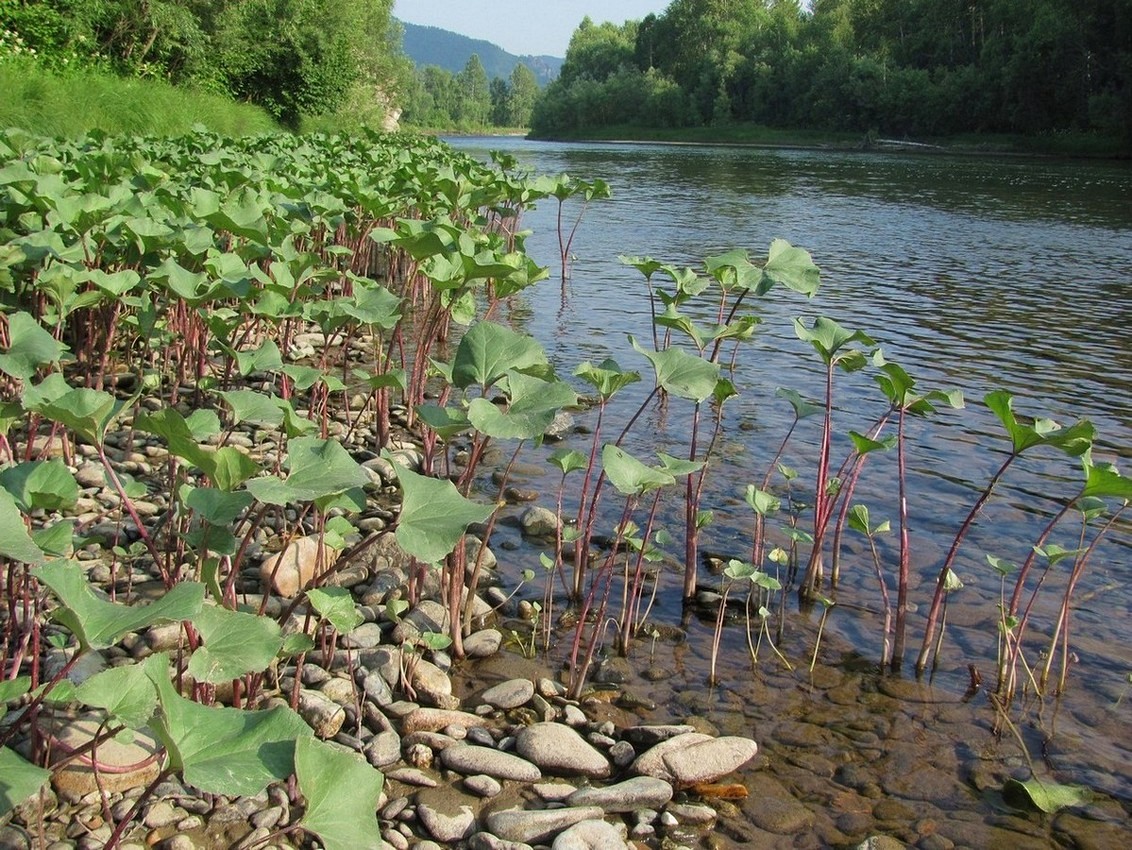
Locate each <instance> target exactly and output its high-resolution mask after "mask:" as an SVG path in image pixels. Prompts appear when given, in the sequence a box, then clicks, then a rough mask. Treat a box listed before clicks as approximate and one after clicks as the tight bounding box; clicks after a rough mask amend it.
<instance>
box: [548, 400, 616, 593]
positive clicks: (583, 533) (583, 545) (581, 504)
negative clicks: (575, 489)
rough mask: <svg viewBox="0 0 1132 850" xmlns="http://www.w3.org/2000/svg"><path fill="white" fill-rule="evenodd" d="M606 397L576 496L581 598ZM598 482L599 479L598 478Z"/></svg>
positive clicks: (577, 572)
mask: <svg viewBox="0 0 1132 850" xmlns="http://www.w3.org/2000/svg"><path fill="white" fill-rule="evenodd" d="M607 403H608V399H605V398H602V399H601V401H600V402H599V403H598V407H597V423H596V424H595V425H594V435H593V439H592V440H591V441H590V457H589V462H588V463H587V464H586V472H585V475H584V476H583V477H582V489H581V494H580V496H579V498H578V524H577V531H578V535H579V536H578V538H577V539H576V540H575V541H574V593H573V596H574V598H575V599H581V598H582V585H583V584H584V583H585V577H586V560H587V558H588V557H589V547H590V528H589V523H587V522H586V501H587V497H588V495H589V492H590V480H591V478H592V476H593V471H594V466H595V465H596V464H597V450H598V446H599V445H601V424H602V420H603V419H604V417H605V406H606V404H607ZM598 480H599V482H600V481H601V479H600V478H599V479H598ZM597 497H598V494H597V491H596V488H595V491H594V494H593V499H594V502H595V503H596V501H597ZM559 537H561V530H559Z"/></svg>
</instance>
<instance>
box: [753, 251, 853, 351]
mask: <svg viewBox="0 0 1132 850" xmlns="http://www.w3.org/2000/svg"><path fill="white" fill-rule="evenodd" d="M763 272H764V273H765V274H766V276H767V277H768V278H770V280H772V281H773V282H774V283H777V284H779V285H781V286H785V287H786V288H787V289H792V290H794V291H795V292H801V293H802V294H803V295H807V296H812V295H814V294H815V293H816V292H817V291H818V288H819V287H820V286H821V271H820V270H819V269H818V267H817V266H816V265H814V261H813V258H812V257H811V256H810V254H809V252H807V251H804V250H802V249H801V248H795V247H794V246H793V245H791V244H790V243H789V242H787V241H786V240H785V239H775V240H774V241H773V242H771V243H770V253H769V255H768V257H767V262H766V265H765V266H763ZM870 344H871V343H870Z"/></svg>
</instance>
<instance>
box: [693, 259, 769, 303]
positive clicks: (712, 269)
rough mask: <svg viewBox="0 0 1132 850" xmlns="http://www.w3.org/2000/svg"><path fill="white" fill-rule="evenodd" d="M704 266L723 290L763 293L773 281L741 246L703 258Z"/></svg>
mask: <svg viewBox="0 0 1132 850" xmlns="http://www.w3.org/2000/svg"><path fill="white" fill-rule="evenodd" d="M704 268H705V269H707V273H708V274H710V275H711V276H712V277H714V278H715V279H716V280H717V281H719V284H720V286H722V287H723V288H724V289H725V290H731V289H739V290H741V291H752V292H754V293H755V294H756V295H764V294H766V292H768V291H769V290H770V287H771V285H772V283H773V281H772V279H771V278H770V277H769V276H768V275H766V274H764V273H763V270H762V269H760V268H759V267H758V266H756V265H755V264H754V263H752V262H751V257H750V255H749V254H748V253H747V252H746V251H744V250H742V249H741V248H736V249H734V250H731V251H728V252H726V253H724V254H716V255H715V256H713V257H707V258H706V259H705V260H704Z"/></svg>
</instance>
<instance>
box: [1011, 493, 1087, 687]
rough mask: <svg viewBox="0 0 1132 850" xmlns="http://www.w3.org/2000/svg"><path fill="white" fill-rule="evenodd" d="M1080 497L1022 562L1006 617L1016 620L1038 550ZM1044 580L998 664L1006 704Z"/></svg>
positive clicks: (1067, 505)
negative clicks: (1008, 682)
mask: <svg viewBox="0 0 1132 850" xmlns="http://www.w3.org/2000/svg"><path fill="white" fill-rule="evenodd" d="M1080 498H1081V496H1080V494H1078V495H1076V496H1074V497H1073V498H1072V499H1070V500H1069V501H1068V502H1066V503H1065V504H1064V505H1063V506H1062V508H1061V510H1059V511H1058V512H1057V513H1056V514H1055V515H1054V517H1053V519H1051V520H1050V521H1049V523H1047V525H1046V527H1045V528H1044V529H1042V533H1041V534H1040V535H1039V536H1038V539H1037V541H1035V543H1034V545H1033V547H1031V549H1030V554H1029V555H1028V556H1027V557H1026V560H1025V561H1024V562H1023V563H1022V566H1021V567H1020V568H1019V570H1018V577H1017V579H1015V582H1014V592H1013V593H1012V594H1011V597H1010V604H1009V605H1008V606H1007V609H1006V610H1005V611H1004V612H1003V616H1004V617H1005V616H1010V617H1014V616H1016V615H1017V612H1018V605H1019V603H1020V602H1021V598H1022V590H1023V588H1024V587H1025V585H1026V579H1027V578H1029V575H1030V570H1031V569H1033V566H1034V561H1035V560H1036V559H1037V557H1038V550H1039V549H1041V548H1042V547H1043V546H1044V545H1045V542H1046V540H1047V539H1048V538H1049V536H1050V534H1052V533H1053V529H1054V528H1055V527H1056V526H1057V524H1058V523H1059V522H1061V520H1062V518H1063V517H1064V516H1065V515H1066V514H1067V513H1069V510H1070V508H1072V507H1073V505H1074V504H1076V502H1077V500H1078V499H1080ZM1044 578H1045V577H1044V576H1043V577H1042V579H1041V580H1039V581H1038V584H1037V586H1036V587H1035V588H1034V590H1033V591H1032V592H1031V594H1030V601H1029V602H1028V603H1027V605H1026V610H1025V611H1024V612H1023V614H1022V616H1021V617H1020V618H1019V620H1018V625H1017V626H1016V627H1015V629H1016V631H1015V634H1014V637H1013V643H1012V644H1011V646H1010V648H1009V651H1008V652H1007V653H1005V654H1004V656H1003V659H1002V662H1001V663H1000V665H999V670H998V683H997V687H996V692H997V693H998V695H999V696H1000V697H1003V698H1005V699H1006V701H1007V702H1009V700H1010V699H1011V698H1012V697H1013V690H1014V688H1013V679H1014V676H1013V672H1014V669H1015V667H1016V666H1017V664H1018V656H1019V655H1020V654H1021V652H1022V635H1023V633H1024V632H1025V630H1026V623H1027V621H1028V620H1029V618H1030V611H1031V609H1032V608H1033V605H1034V602H1035V600H1036V599H1037V597H1038V591H1039V590H1041V587H1042V583H1043V582H1044ZM1008 671H1009V673H1010V679H1011V683H1010V685H1009V686H1008V685H1007V681H1006V679H1007V673H1008ZM1004 691H1005V693H1004Z"/></svg>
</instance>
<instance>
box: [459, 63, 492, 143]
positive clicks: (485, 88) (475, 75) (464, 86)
mask: <svg viewBox="0 0 1132 850" xmlns="http://www.w3.org/2000/svg"><path fill="white" fill-rule="evenodd" d="M456 91H457V92H458V93H459V98H460V99H459V103H458V104H457V112H456V114H455V115H454V116H453V117H454V118H456V120H457V121H459V122H460V123H463V124H469V125H472V126H478V127H482V126H484V125H486V124H488V123H489V122H490V118H491V88H490V83H489V82H488V79H487V71H485V70H484V67H483V63H482V62H481V61H480V57H479V56H478V55H477V54H475V53H473V54H472V55H471V56H470V57H469V58H468V62H467V64H466V65H464V70H462V71H461V72H460V73H459V74H457V75H456Z"/></svg>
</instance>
